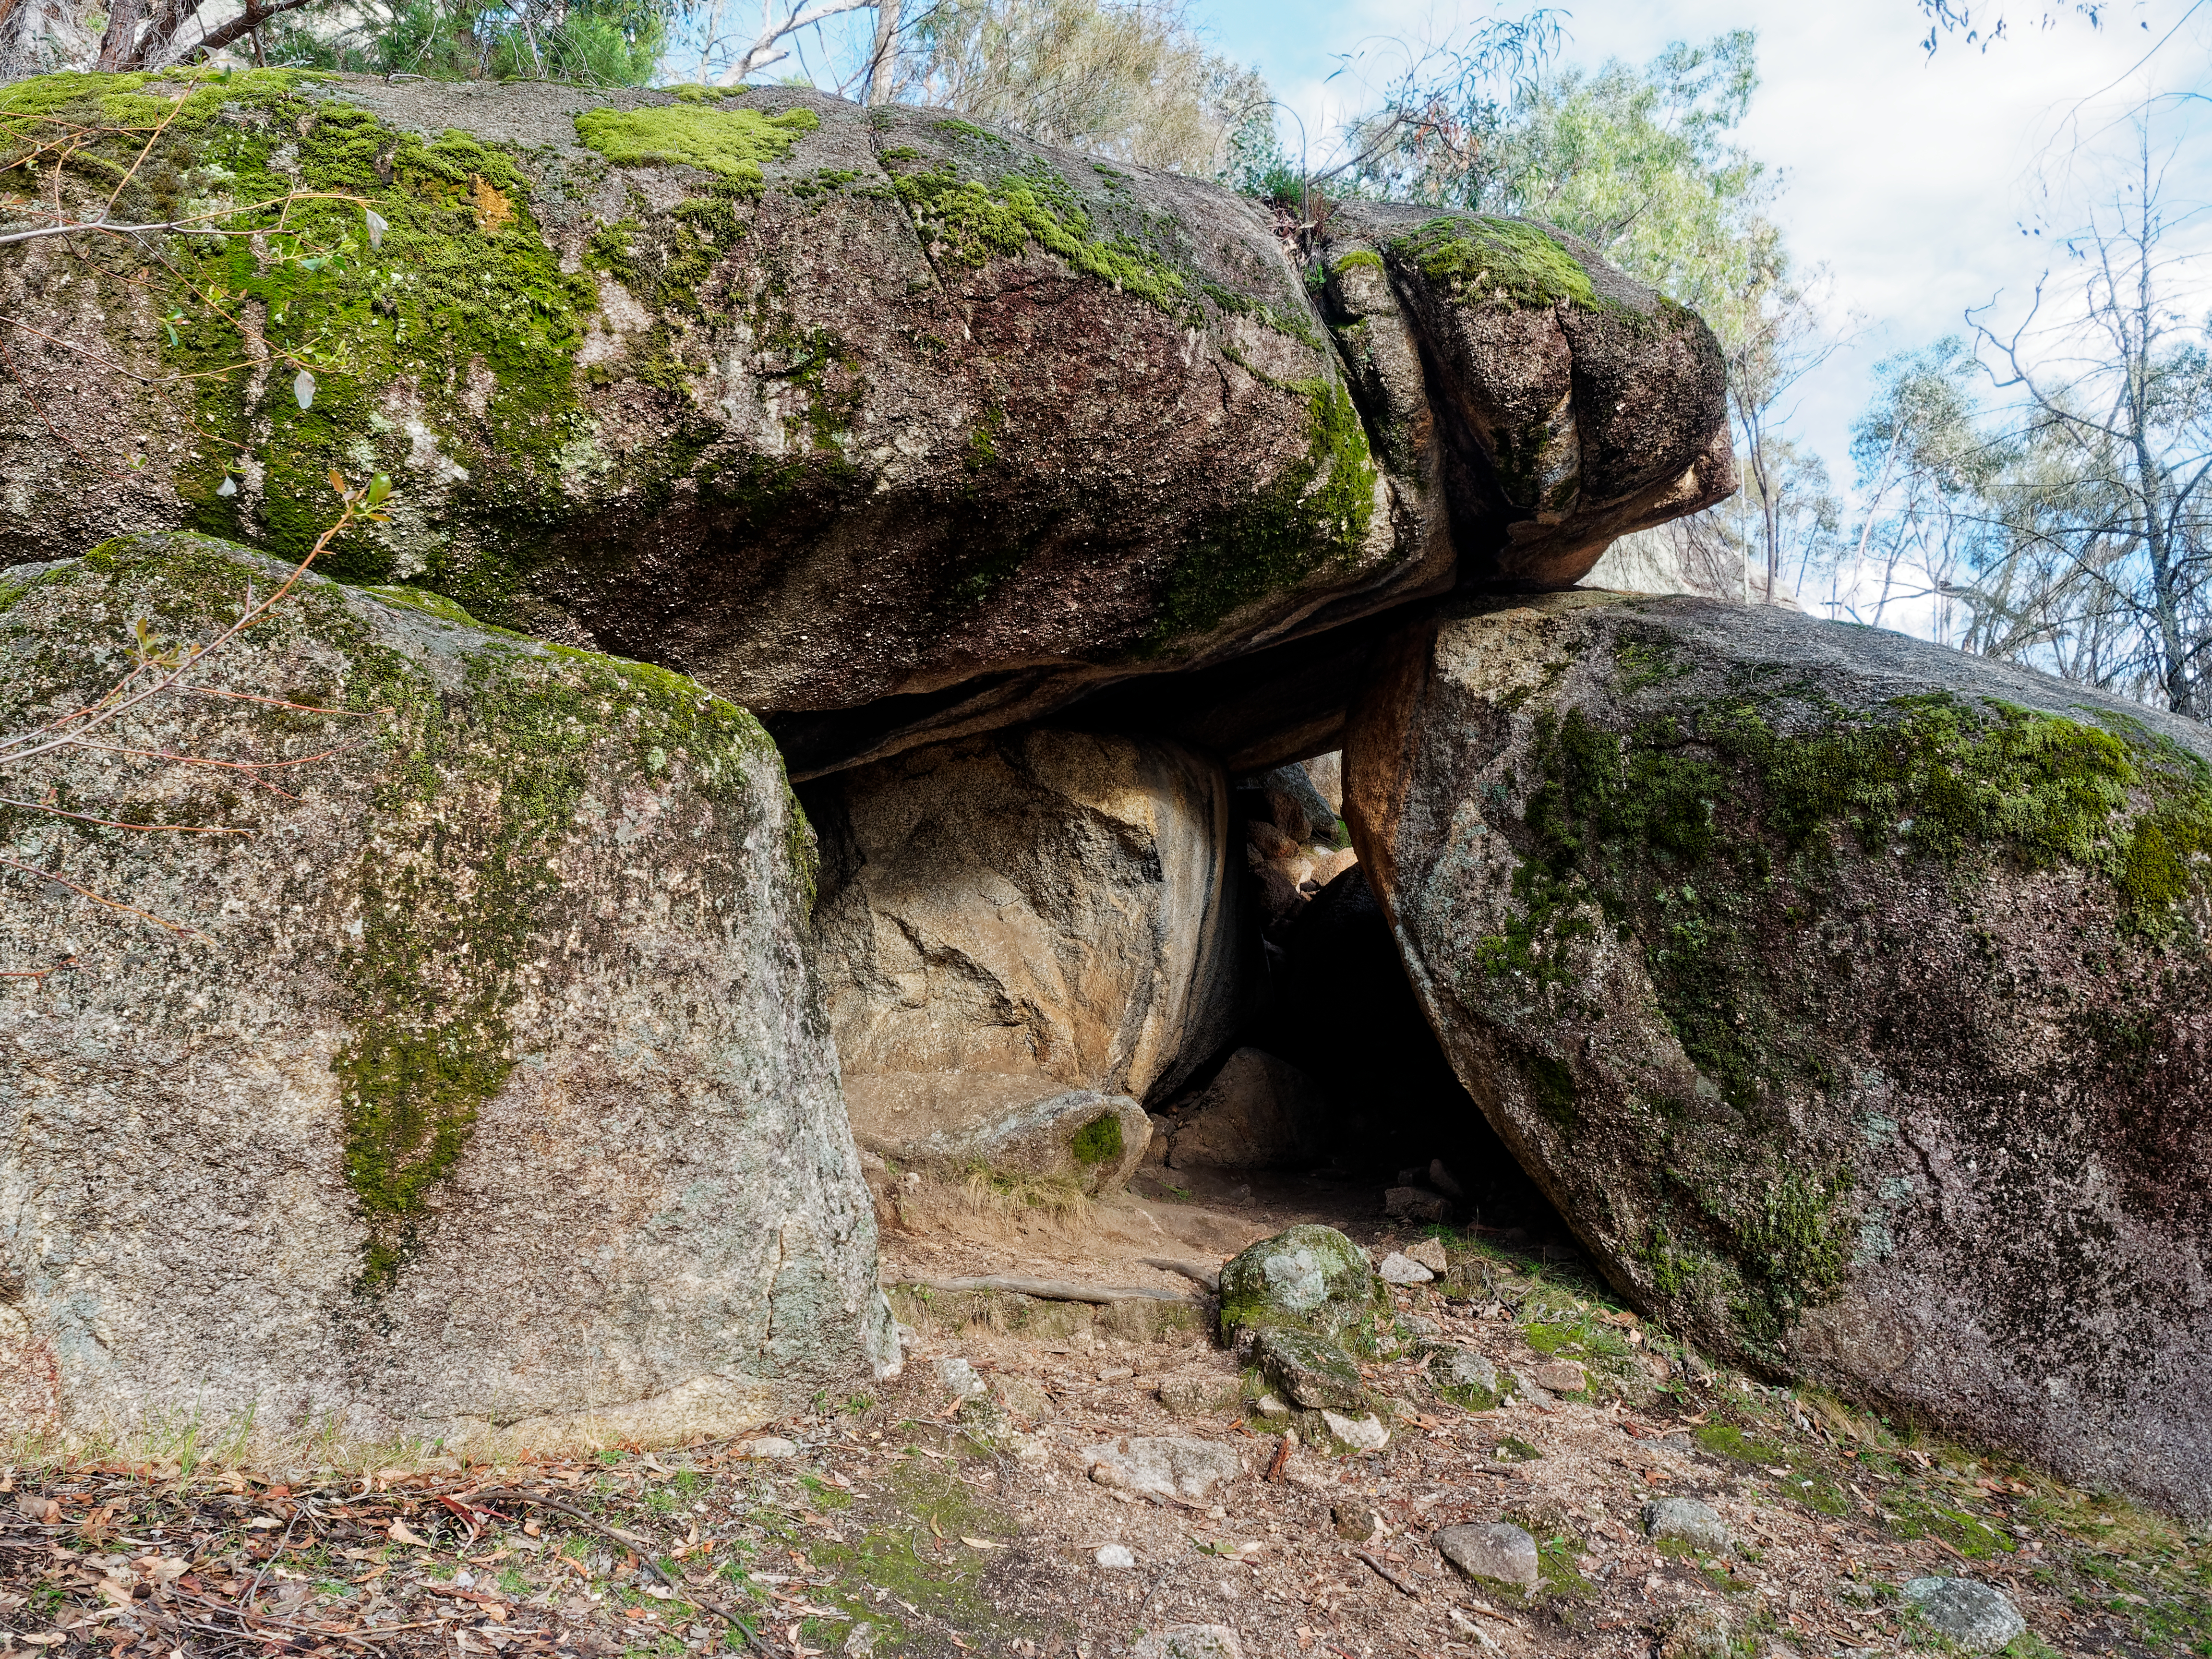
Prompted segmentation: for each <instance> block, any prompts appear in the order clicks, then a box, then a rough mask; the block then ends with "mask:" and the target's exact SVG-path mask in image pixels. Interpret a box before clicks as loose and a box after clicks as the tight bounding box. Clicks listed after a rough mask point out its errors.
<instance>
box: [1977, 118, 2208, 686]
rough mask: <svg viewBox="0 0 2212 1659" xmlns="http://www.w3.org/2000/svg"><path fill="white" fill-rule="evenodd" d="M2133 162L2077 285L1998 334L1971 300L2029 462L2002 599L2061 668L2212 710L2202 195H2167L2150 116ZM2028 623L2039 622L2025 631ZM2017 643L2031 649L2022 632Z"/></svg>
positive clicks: (2049, 291)
mask: <svg viewBox="0 0 2212 1659" xmlns="http://www.w3.org/2000/svg"><path fill="white" fill-rule="evenodd" d="M2173 154H2174V152H2173V150H2172V149H2166V151H2164V152H2163V153H2160V151H2159V150H2158V149H2156V148H2155V147H2154V142H2153V138H2152V136H2151V132H2150V130H2149V127H2148V125H2147V124H2146V125H2138V127H2137V129H2136V150H2135V155H2134V156H2133V158H2132V161H2131V165H2130V168H2129V173H2130V176H2128V177H2125V178H2124V179H2120V180H2118V182H2117V185H2116V188H2115V189H2114V190H2113V191H2112V194H2111V196H2110V197H2108V198H2107V199H2106V202H2105V204H2103V205H2102V206H2101V207H2100V208H2099V209H2098V210H2096V211H2094V212H2093V213H2092V214H2091V216H2090V217H2089V222H2087V225H2086V226H2085V227H2084V228H2083V229H2082V230H2081V232H2080V233H2078V234H2076V235H2075V236H2074V237H2072V238H2071V239H2069V243H2068V251H2069V255H2070V256H2071V258H2073V260H2074V262H2075V270H2076V271H2077V273H2078V288H2076V289H2075V291H2073V292H2071V293H2068V292H2066V291H2065V289H2064V288H2063V286H2062V287H2060V288H2059V289H2057V291H2056V292H2054V291H2053V285H2052V284H2051V283H2050V282H2049V281H2048V280H2047V279H2046V281H2045V283H2042V284H2039V286H2038V288H2037V290H2036V294H2035V298H2034V301H2033V304H2032V305H2031V306H2030V307H2029V309H2028V311H2027V315H2026V316H2025V317H2024V318H2023V319H2021V320H2020V321H2019V322H2018V323H2017V324H2016V325H2015V326H2013V327H2011V328H2009V329H2008V330H2004V331H1999V330H1998V329H1996V328H1995V327H1993V326H1991V325H1990V323H1989V322H1988V321H1987V320H1986V313H1976V338H1977V342H1978V345H1979V347H1980V349H1981V353H1982V359H1983V362H1984V363H1985V364H1986V365H1987V366H1988V367H1989V368H1990V372H1991V375H1992V379H1993V381H1994V384H1995V386H1996V389H1997V390H1998V391H2000V392H2010V393H2011V394H2013V395H2014V397H2015V398H2016V400H2017V413H2018V435H2017V441H2018V443H2019V444H2020V446H2021V461H2020V463H2019V465H2017V466H2016V467H2015V469H2014V470H2013V472H2012V474H2011V476H2010V477H2008V479H2007V480H2005V481H2004V483H2003V485H2002V489H2001V490H2000V491H1999V492H1998V494H1997V501H1996V512H1995V513H1994V514H1993V516H1994V517H1995V518H1996V520H1997V523H1998V526H1999V527H2000V528H2001V530H2002V552H2001V553H1999V554H1998V555H1996V556H1995V557H1994V558H1993V559H1991V560H1990V568H1989V570H1988V571H1987V573H1986V574H1985V577H1984V582H1985V585H1987V586H1989V587H1990V591H1991V592H1999V591H2001V592H2003V593H2004V595H2005V596H2006V598H2005V602H2004V606H2003V608H2002V610H2001V611H1997V612H1996V614H1997V615H2000V616H2002V617H2007V618H2010V617H2014V616H2015V613H2016V614H2017V616H2018V617H2022V618H2026V617H2033V618H2035V619H2036V623H2037V625H2038V626H2039V628H2040V629H2042V630H2043V631H2044V633H2045V637H2044V638H2043V639H2042V640H2040V641H2037V642H2036V645H2035V646H2034V647H2029V648H2028V651H2027V654H2033V649H2035V648H2040V649H2042V650H2044V651H2045V652H2047V653H2051V655H2052V657H2053V659H2054V660H2056V661H2057V662H2058V663H2059V664H2060V665H2061V667H2062V671H2070V672H2072V673H2074V674H2075V675H2076V676H2077V677H2079V678H2084V679H2087V680H2090V681H2092V682H2093V683H2095V684H2109V685H2115V686H2118V687H2121V688H2123V689H2125V690H2130V691H2132V692H2133V693H2134V694H2135V695H2136V696H2142V697H2144V698H2146V699H2147V700H2154V701H2156V702H2162V703H2163V704H2164V705H2165V706H2166V708H2170V709H2172V710H2173V711H2174V712H2175V713H2177V714H2194V715H2197V716H2198V717H2200V718H2203V717H2205V716H2207V715H2212V352H2208V350H2207V345H2208V340H2207V330H2208V322H2207V319H2206V318H2205V317H2204V316H2203V313H2199V312H2197V311H2195V310H2193V309H2191V308H2188V307H2189V305H2190V301H2191V298H2192V297H2193V295H2192V294H2191V290H2192V288H2193V286H2194V280H2195V279H2194V273H2193V271H2192V270H2191V264H2192V252H2193V251H2192V249H2191V246H2190V242H2191V240H2192V234H2193V233H2194V234H2201V232H2202V230H2203V224H2202V218H2203V215H2204V213H2205V211H2206V210H2205V209H2203V207H2201V206H2198V207H2189V206H2185V205H2179V204H2176V203H2174V202H2173V201H2172V200H2171V199H2170V197H2169V195H2168V191H2167V188H2166V168H2167V164H2168V163H2169V162H2170V161H2172V155H2173ZM2030 631H2031V633H2032V632H2033V630H2032V629H2031V630H2030ZM2018 649H2019V647H2015V650H2018Z"/></svg>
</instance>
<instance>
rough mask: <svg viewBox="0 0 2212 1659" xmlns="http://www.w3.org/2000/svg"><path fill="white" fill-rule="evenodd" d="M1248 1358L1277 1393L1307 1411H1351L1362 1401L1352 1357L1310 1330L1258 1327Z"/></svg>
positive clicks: (1361, 1385) (1362, 1386) (1359, 1383)
mask: <svg viewBox="0 0 2212 1659" xmlns="http://www.w3.org/2000/svg"><path fill="white" fill-rule="evenodd" d="M1252 1360H1253V1363H1254V1364H1256V1365H1258V1366H1259V1368H1260V1374H1261V1376H1264V1377H1266V1378H1267V1381H1268V1382H1269V1383H1273V1385H1274V1388H1275V1389H1276V1391H1277V1392H1278V1393H1280V1394H1282V1395H1285V1396H1287V1397H1288V1398H1289V1399H1290V1400H1291V1401H1292V1403H1294V1404H1296V1405H1300V1406H1304V1407H1305V1408H1306V1409H1307V1410H1308V1411H1319V1410H1321V1409H1322V1408H1324V1407H1335V1408H1336V1409H1337V1410H1339V1411H1354V1410H1357V1409H1358V1407H1360V1406H1362V1405H1364V1403H1365V1401H1366V1389H1365V1386H1364V1384H1363V1383H1361V1382H1360V1380H1359V1367H1358V1365H1356V1364H1353V1363H1352V1357H1351V1356H1350V1355H1349V1354H1347V1353H1346V1352H1344V1351H1343V1350H1342V1349H1341V1348H1340V1347H1338V1346H1336V1345H1335V1344H1334V1343H1333V1342H1331V1341H1329V1340H1328V1339H1327V1338H1325V1337H1320V1336H1316V1335H1315V1334H1313V1333H1312V1332H1310V1331H1298V1330H1288V1329H1280V1330H1266V1331H1261V1333H1260V1334H1259V1335H1258V1336H1257V1337H1256V1338H1255V1340H1254V1341H1253V1344H1252Z"/></svg>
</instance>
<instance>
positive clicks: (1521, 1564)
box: [1436, 1521, 1543, 1595]
mask: <svg viewBox="0 0 2212 1659" xmlns="http://www.w3.org/2000/svg"><path fill="white" fill-rule="evenodd" d="M1436 1546H1437V1550H1438V1551H1439V1552H1440V1553H1442V1554H1443V1558H1444V1559H1445V1560H1447V1561H1449V1562H1450V1563H1451V1564H1452V1565H1454V1566H1455V1567H1457V1568H1458V1569H1459V1570H1460V1571H1462V1572H1463V1573H1465V1574H1466V1575H1467V1576H1468V1577H1469V1578H1472V1579H1474V1581H1475V1582H1476V1583H1492V1584H1503V1585H1505V1586H1506V1587H1508V1588H1509V1589H1516V1590H1519V1591H1521V1592H1522V1594H1524V1595H1525V1594H1526V1593H1527V1592H1528V1591H1530V1590H1533V1589H1535V1588H1536V1586H1537V1584H1538V1583H1540V1582H1541V1579H1542V1577H1543V1566H1542V1563H1541V1559H1539V1557H1538V1555H1537V1553H1536V1541H1535V1540H1534V1538H1532V1537H1530V1536H1529V1535H1528V1534H1527V1533H1526V1532H1524V1531H1522V1529H1521V1528H1519V1527H1516V1526H1515V1525H1514V1524H1513V1523H1512V1522H1510V1521H1492V1522H1486V1523H1485V1524H1483V1525H1480V1526H1471V1527H1446V1528H1444V1529H1443V1531H1442V1532H1440V1533H1438V1534H1437V1535H1436Z"/></svg>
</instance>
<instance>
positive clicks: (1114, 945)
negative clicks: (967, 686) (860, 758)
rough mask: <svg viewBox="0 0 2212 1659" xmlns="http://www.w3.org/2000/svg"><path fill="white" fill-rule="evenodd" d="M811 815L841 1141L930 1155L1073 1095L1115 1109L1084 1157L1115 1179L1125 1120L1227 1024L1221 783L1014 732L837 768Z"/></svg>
mask: <svg viewBox="0 0 2212 1659" xmlns="http://www.w3.org/2000/svg"><path fill="white" fill-rule="evenodd" d="M809 799H810V804H811V805H812V806H813V807H814V809H815V817H816V822H817V824H818V826H819V829H820V833H821V836H822V844H823V875H822V894H821V898H820V901H819V902H818V904H817V909H816V917H815V922H816V930H815V937H816V941H817V959H818V961H819V962H820V963H821V968H822V972H823V979H824V981H825V983H826V985H827V987H828V996H829V1017H830V1022H831V1024H832V1025H833V1026H834V1027H835V1029H836V1035H837V1048H838V1054H839V1058H840V1060H842V1065H843V1071H844V1086H845V1097H846V1100H847V1103H848V1106H849V1108H850V1109H851V1113H852V1121H853V1127H854V1133H855V1134H856V1135H858V1136H859V1138H860V1140H861V1141H862V1142H863V1143H864V1144H866V1145H867V1146H872V1147H875V1148H877V1149H878V1150H880V1151H883V1152H889V1153H891V1154H894V1155H902V1156H907V1157H939V1156H945V1155H948V1154H946V1152H945V1148H946V1147H947V1146H951V1145H952V1144H953V1143H955V1142H957V1143H959V1145H960V1146H963V1147H965V1146H969V1144H970V1143H975V1144H981V1141H982V1140H989V1139H1003V1138H1004V1136H1005V1133H1010V1132H1009V1131H1006V1127H1005V1126H1006V1125H1008V1124H1012V1123H1013V1122H1014V1121H1016V1120H1018V1119H1021V1120H1023V1121H1026V1118H1025V1115H1027V1114H1030V1112H1031V1109H1032V1108H1033V1107H1035V1106H1036V1103H1039V1102H1042V1101H1046V1100H1048V1099H1051V1098H1054V1097H1061V1096H1065V1095H1066V1094H1067V1093H1068V1091H1087V1092H1088V1093H1089V1094H1091V1095H1092V1096H1104V1097H1117V1098H1119V1099H1120V1100H1121V1104H1120V1105H1119V1106H1117V1107H1115V1108H1114V1111H1115V1115H1116V1121H1117V1123H1118V1124H1119V1125H1120V1129H1121V1132H1120V1133H1119V1134H1118V1136H1117V1137H1116V1138H1115V1145H1114V1146H1113V1147H1112V1148H1111V1156H1110V1158H1109V1157H1108V1156H1106V1155H1105V1153H1104V1151H1103V1149H1102V1148H1100V1147H1096V1146H1094V1147H1091V1148H1089V1149H1088V1150H1089V1151H1091V1152H1096V1153H1097V1154H1098V1155H1097V1156H1090V1157H1088V1158H1086V1159H1085V1161H1084V1162H1085V1168H1086V1169H1088V1170H1092V1171H1094V1172H1096V1171H1101V1170H1107V1169H1108V1167H1109V1165H1110V1167H1111V1170H1112V1172H1113V1173H1112V1174H1111V1175H1110V1176H1107V1177H1106V1178H1108V1179H1110V1180H1113V1181H1114V1182H1116V1183H1118V1181H1119V1179H1120V1178H1121V1176H1126V1175H1127V1170H1128V1168H1130V1167H1133V1164H1134V1162H1135V1160H1136V1159H1137V1158H1139V1157H1141V1156H1142V1154H1143V1152H1144V1147H1145V1143H1146V1139H1148V1138H1149V1135H1150V1127H1149V1125H1148V1123H1147V1122H1146V1119H1145V1116H1144V1114H1143V1112H1142V1111H1140V1110H1138V1109H1136V1107H1135V1105H1134V1104H1133V1102H1136V1101H1142V1100H1144V1099H1146V1098H1147V1097H1156V1096H1159V1095H1163V1094H1164V1093H1165V1092H1166V1091H1169V1090H1170V1089H1172V1088H1173V1087H1174V1085H1175V1084H1176V1081H1177V1080H1178V1079H1181V1078H1182V1075H1183V1074H1184V1073H1187V1072H1188V1070H1189V1069H1190V1068H1191V1067H1192V1066H1194V1065H1196V1064H1198V1063H1199V1062H1200V1061H1201V1060H1205V1059H1206V1057H1207V1056H1208V1055H1209V1054H1212V1052H1213V1051H1214V1050H1215V1049H1216V1048H1218V1047H1219V1046H1220V1044H1221V1043H1222V1042H1224V1041H1225V1040H1226V1038H1227V1036H1228V1035H1229V1033H1230V1031H1231V1029H1233V1026H1234V1024H1235V1022H1236V1020H1237V1016H1238V1013H1239V1012H1240V1009H1241V1006H1242V1002H1241V999H1242V997H1243V982H1244V974H1245V963H1244V961H1243V948H1244V947H1243V945H1241V944H1240V940H1239V930H1238V928H1237V912H1238V909H1239V889H1238V888H1237V885H1236V884H1235V883H1234V882H1233V881H1232V880H1231V871H1230V867H1229V864H1228V854H1229V845H1230V843H1229V823H1228V805H1227V784H1226V780H1225V777H1224V775H1223V774H1222V772H1221V769H1220V768H1219V767H1218V766H1216V765H1215V764H1213V763H1212V762H1210V761H1206V760H1205V759H1203V758H1201V757H1199V756H1197V755H1195V754H1194V753H1192V752H1191V751H1189V750H1186V749H1183V748H1182V747H1180V746H1179V745H1177V744H1168V743H1157V742H1148V741H1142V740H1138V739H1132V738H1109V737H1097V736H1092V735H1091V734H1088V733H1083V732H1054V731H1049V730H1041V729H1029V730H1024V731H1019V732H1001V733H994V734H993V735H991V736H989V737H984V738H966V739H963V740H962V741H960V742H958V743H954V744H936V745H933V746H931V747H929V748H926V749H920V750H913V751H910V752H908V753H907V754H904V755H901V756H898V757H896V758H894V759H892V760H889V761H884V762H880V763H877V764H875V765H872V766H866V767H860V768H856V769H854V770H852V771H850V772H848V773H845V774H842V775H839V776H838V777H836V778H834V779H829V780H825V781H823V783H821V784H820V785H818V786H817V787H814V788H812V789H811V790H810V791H809ZM1102 1110H1103V1109H1102ZM1086 1121H1087V1120H1086ZM1078 1127H1081V1126H1078ZM939 1143H942V1144H939ZM966 1156H967V1155H966V1154H965V1153H963V1154H961V1155H960V1156H959V1157H957V1158H954V1161H955V1162H960V1161H964V1160H965V1157H966ZM1125 1158H1126V1162H1125ZM984 1161H986V1162H991V1161H992V1160H991V1159H989V1158H986V1159H985V1160H984ZM1034 1161H1035V1160H1034V1159H1029V1158H1024V1160H1023V1161H1022V1168H1023V1169H1024V1171H1026V1172H1030V1173H1042V1172H1043V1171H1042V1170H1030V1164H1032V1163H1033V1162H1034Z"/></svg>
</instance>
